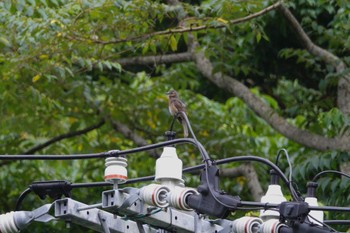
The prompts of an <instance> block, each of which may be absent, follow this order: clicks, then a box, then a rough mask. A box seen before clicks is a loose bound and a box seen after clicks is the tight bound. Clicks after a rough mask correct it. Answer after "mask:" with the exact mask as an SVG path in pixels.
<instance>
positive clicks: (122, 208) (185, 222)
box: [102, 190, 232, 233]
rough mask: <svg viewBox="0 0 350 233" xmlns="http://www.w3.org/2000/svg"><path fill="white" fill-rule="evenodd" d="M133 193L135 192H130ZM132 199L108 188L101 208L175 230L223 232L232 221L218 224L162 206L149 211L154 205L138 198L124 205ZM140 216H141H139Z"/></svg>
mask: <svg viewBox="0 0 350 233" xmlns="http://www.w3.org/2000/svg"><path fill="white" fill-rule="evenodd" d="M132 195H135V194H132ZM130 199H134V200H135V198H132V196H131V195H130V194H128V193H125V192H121V191H119V190H109V191H105V192H103V194H102V208H103V209H106V210H108V211H111V212H113V213H117V214H118V215H125V216H129V218H131V219H132V218H133V217H137V221H142V222H143V223H146V224H149V225H151V226H157V227H160V228H163V229H167V230H170V231H175V232H181V233H182V232H183V233H190V232H225V229H229V228H231V225H232V221H228V220H224V221H221V222H220V225H218V224H216V223H214V222H213V221H210V220H206V219H203V218H200V217H199V216H198V215H197V213H195V212H194V211H180V210H177V209H173V208H170V207H168V208H162V209H159V211H153V212H151V211H150V209H154V207H152V206H150V205H147V204H144V203H143V201H141V200H140V199H138V200H137V201H135V202H133V203H128V204H127V205H125V201H127V200H130ZM140 216H142V217H140Z"/></svg>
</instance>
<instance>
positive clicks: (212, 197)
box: [186, 166, 240, 218]
mask: <svg viewBox="0 0 350 233" xmlns="http://www.w3.org/2000/svg"><path fill="white" fill-rule="evenodd" d="M205 169H208V170H207V171H206V170H205ZM205 169H204V170H203V171H202V173H201V184H200V185H199V186H198V188H197V191H198V192H199V194H198V195H196V194H192V195H189V196H188V197H187V200H186V202H187V204H188V206H189V207H190V208H192V209H194V210H195V211H197V212H199V213H202V214H208V215H210V216H215V217H218V218H226V217H227V215H228V214H229V213H230V211H231V210H234V209H235V208H236V207H237V205H238V204H239V203H240V198H239V197H238V196H235V197H233V196H230V195H227V194H225V193H224V192H222V191H219V169H218V168H217V167H216V166H209V167H208V168H205ZM207 177H208V179H207Z"/></svg>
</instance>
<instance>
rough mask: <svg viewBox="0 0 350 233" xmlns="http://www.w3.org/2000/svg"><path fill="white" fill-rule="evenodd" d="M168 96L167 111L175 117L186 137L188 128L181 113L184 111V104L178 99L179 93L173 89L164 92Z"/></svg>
mask: <svg viewBox="0 0 350 233" xmlns="http://www.w3.org/2000/svg"><path fill="white" fill-rule="evenodd" d="M166 94H167V95H168V98H169V112H170V114H171V115H172V116H173V117H174V118H176V119H177V120H178V121H179V122H180V123H181V124H182V127H183V130H184V137H185V138H187V137H188V128H187V124H186V121H185V120H184V119H183V115H182V114H181V112H184V113H186V105H185V104H184V103H183V102H182V101H181V100H180V99H179V95H178V94H177V92H176V91H175V90H171V91H169V92H167V93H166Z"/></svg>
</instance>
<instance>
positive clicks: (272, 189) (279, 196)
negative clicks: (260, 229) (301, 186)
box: [260, 184, 286, 221]
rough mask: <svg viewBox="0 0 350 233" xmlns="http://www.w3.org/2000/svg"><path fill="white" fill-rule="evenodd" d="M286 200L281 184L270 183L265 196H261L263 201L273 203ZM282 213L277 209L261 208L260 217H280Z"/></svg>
mask: <svg viewBox="0 0 350 233" xmlns="http://www.w3.org/2000/svg"><path fill="white" fill-rule="evenodd" d="M284 201H286V198H285V197H284V196H283V193H282V190H281V186H280V185H277V184H270V185H269V187H268V189H267V192H266V194H265V196H263V197H262V198H261V202H262V203H272V204H280V203H282V202H284ZM279 216H280V213H279V212H278V211H276V210H260V218H262V220H264V221H266V220H269V219H271V218H277V219H278V218H279Z"/></svg>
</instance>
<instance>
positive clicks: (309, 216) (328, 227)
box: [307, 214, 337, 232]
mask: <svg viewBox="0 0 350 233" xmlns="http://www.w3.org/2000/svg"><path fill="white" fill-rule="evenodd" d="M307 217H308V218H311V219H313V220H314V221H316V222H318V223H319V224H322V226H324V227H326V228H327V229H328V230H330V231H335V232H337V231H336V230H334V229H333V228H332V227H330V226H328V225H327V224H325V223H324V222H321V221H320V220H318V219H316V218H315V217H313V216H311V215H310V214H308V215H307ZM309 221H310V220H309ZM310 222H311V221H310Z"/></svg>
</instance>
